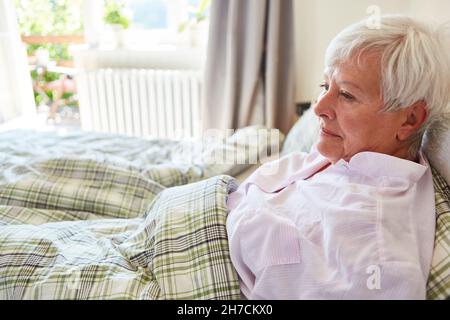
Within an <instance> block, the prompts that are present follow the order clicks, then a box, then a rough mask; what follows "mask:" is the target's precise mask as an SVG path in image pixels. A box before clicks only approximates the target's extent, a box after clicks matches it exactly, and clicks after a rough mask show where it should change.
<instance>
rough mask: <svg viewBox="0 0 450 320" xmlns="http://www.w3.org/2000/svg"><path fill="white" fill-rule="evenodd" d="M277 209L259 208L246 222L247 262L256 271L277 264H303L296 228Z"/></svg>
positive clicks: (245, 254) (243, 248)
mask: <svg viewBox="0 0 450 320" xmlns="http://www.w3.org/2000/svg"><path fill="white" fill-rule="evenodd" d="M274 210H275V208H272V209H269V208H266V209H260V210H258V209H256V210H255V214H254V215H253V216H252V217H250V218H249V219H247V220H246V221H245V222H244V221H243V223H244V224H245V226H244V227H243V228H242V234H241V247H242V252H243V257H244V262H245V263H246V264H247V265H248V266H249V267H250V269H252V270H253V271H254V272H256V271H257V270H260V269H262V268H266V267H268V266H273V265H281V264H292V263H300V262H301V259H300V256H301V252H300V250H301V248H300V239H299V233H298V229H297V228H296V226H295V225H294V224H293V223H292V221H290V220H289V219H287V218H286V217H285V216H283V215H282V214H280V212H275V211H274Z"/></svg>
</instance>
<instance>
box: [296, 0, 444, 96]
mask: <svg viewBox="0 0 450 320" xmlns="http://www.w3.org/2000/svg"><path fill="white" fill-rule="evenodd" d="M294 2H295V4H294V10H295V13H294V14H295V24H296V25H295V28H296V50H297V77H298V78H297V91H296V101H298V102H302V101H311V100H314V99H315V98H316V97H317V95H318V93H319V91H320V90H319V84H320V82H321V81H322V71H323V57H324V54H325V49H326V47H327V45H328V43H329V42H330V41H331V39H332V38H333V37H334V36H335V35H336V34H337V33H338V32H339V31H340V30H342V29H343V28H344V27H346V26H348V25H350V24H352V23H354V22H357V21H359V20H362V19H364V18H369V17H370V16H371V15H372V14H374V11H373V10H380V13H381V14H388V13H402V14H408V15H411V16H415V17H418V18H422V19H431V20H435V21H439V22H443V21H450V0H395V1H392V0H358V1H355V0H339V1H336V0H294ZM373 6H376V7H373Z"/></svg>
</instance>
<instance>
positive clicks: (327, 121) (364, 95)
mask: <svg viewBox="0 0 450 320" xmlns="http://www.w3.org/2000/svg"><path fill="white" fill-rule="evenodd" d="M380 81H381V75H380V61H379V56H378V55H375V54H366V55H364V54H363V55H362V56H361V62H360V64H359V65H358V64H357V63H356V62H353V61H347V62H344V63H342V64H340V65H338V66H335V67H333V68H327V69H325V74H324V82H323V84H322V85H321V86H322V87H323V90H322V92H321V94H320V96H319V98H318V101H317V103H316V105H315V106H314V111H315V113H316V115H317V116H319V119H320V128H321V129H320V139H319V142H318V144H317V149H318V151H319V152H320V153H321V154H322V155H323V156H325V157H326V158H328V159H329V160H330V161H331V162H332V163H335V162H336V161H338V160H340V159H344V160H346V161H349V160H350V158H351V157H352V156H353V155H355V154H357V153H359V152H362V151H373V152H380V153H385V154H390V155H396V153H397V152H398V148H399V143H398V141H397V139H396V135H397V130H398V129H399V127H400V126H401V124H402V123H403V120H404V117H403V112H402V111H399V112H380V110H381V109H382V107H383V98H382V94H381V87H380V83H381V82H380Z"/></svg>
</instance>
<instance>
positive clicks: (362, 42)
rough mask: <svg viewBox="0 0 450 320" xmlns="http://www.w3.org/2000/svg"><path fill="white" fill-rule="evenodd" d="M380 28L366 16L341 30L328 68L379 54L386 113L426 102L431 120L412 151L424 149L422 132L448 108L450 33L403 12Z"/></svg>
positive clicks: (327, 57)
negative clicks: (365, 18)
mask: <svg viewBox="0 0 450 320" xmlns="http://www.w3.org/2000/svg"><path fill="white" fill-rule="evenodd" d="M380 22H381V23H380V26H379V28H370V27H368V24H367V23H366V21H365V20H363V21H360V22H358V23H356V24H353V25H351V26H349V27H347V28H346V29H344V30H343V31H341V32H340V33H339V34H338V35H337V36H336V37H335V38H334V39H333V40H332V41H331V43H330V45H329V46H328V48H327V51H326V55H325V65H326V66H336V65H339V64H340V63H342V62H344V61H345V60H348V59H350V58H353V57H356V58H357V61H359V58H360V57H361V54H362V53H363V52H365V51H370V52H379V53H380V55H381V78H382V79H381V84H380V85H381V88H380V92H381V93H382V96H383V99H384V103H385V105H384V108H383V109H382V111H384V112H390V111H398V110H400V109H402V108H407V107H409V106H411V105H413V104H414V103H416V102H418V101H425V103H426V105H427V114H428V115H427V120H426V121H425V122H424V124H423V125H422V127H421V128H420V129H419V130H418V131H417V133H415V134H414V135H413V136H412V137H411V138H410V142H411V147H410V154H411V155H412V156H415V155H416V154H417V152H418V150H419V149H420V145H421V142H422V137H423V134H424V132H425V131H426V130H427V129H428V128H429V127H431V126H433V125H434V124H435V122H437V121H439V119H440V118H441V116H442V114H443V113H445V112H449V109H450V45H449V43H450V37H449V33H448V29H449V28H448V25H447V26H446V25H431V24H426V23H424V22H421V21H418V20H416V19H413V18H411V17H407V16H403V15H385V16H381V19H380Z"/></svg>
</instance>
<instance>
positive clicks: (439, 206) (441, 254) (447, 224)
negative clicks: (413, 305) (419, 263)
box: [427, 168, 450, 300]
mask: <svg viewBox="0 0 450 320" xmlns="http://www.w3.org/2000/svg"><path fill="white" fill-rule="evenodd" d="M432 173H433V184H434V196H435V202H436V235H435V240H434V251H433V260H432V262H431V271H430V275H429V277H428V284H427V299H433V300H435V299H450V186H449V185H448V184H447V183H446V182H445V180H444V178H443V177H442V176H441V175H440V174H439V172H437V171H436V170H435V169H434V168H432Z"/></svg>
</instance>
